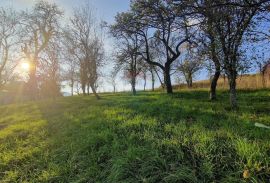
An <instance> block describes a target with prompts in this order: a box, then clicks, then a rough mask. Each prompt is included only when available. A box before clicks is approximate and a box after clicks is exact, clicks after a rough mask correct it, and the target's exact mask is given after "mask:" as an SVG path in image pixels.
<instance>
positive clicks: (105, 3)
mask: <svg viewBox="0 0 270 183" xmlns="http://www.w3.org/2000/svg"><path fill="white" fill-rule="evenodd" d="M47 1H49V2H54V3H56V4H57V5H59V7H60V8H61V9H63V10H64V12H65V16H71V15H72V12H73V8H76V7H79V6H82V5H84V3H85V2H86V1H85V0H47ZM35 2H36V0H0V7H12V8H14V9H16V10H25V9H31V7H32V6H33V5H34V4H35ZM89 3H90V5H92V6H93V9H94V10H95V12H96V13H97V15H96V16H97V18H98V19H101V20H102V21H106V22H107V23H109V24H111V23H113V22H114V17H115V15H116V14H117V12H124V11H127V10H128V9H129V3H130V0H89ZM113 44H114V43H113V39H111V38H110V37H107V38H106V39H105V41H104V46H105V52H106V53H107V59H108V60H107V66H106V67H105V68H102V69H103V73H105V74H106V73H107V74H108V73H109V72H110V70H111V68H112V64H111V63H112V60H110V54H111V53H112V52H113V51H114V48H113ZM120 75H121V74H120ZM206 77H207V74H206V72H205V71H202V72H201V73H200V74H199V75H198V77H197V78H196V79H197V80H201V79H206ZM172 80H174V77H172ZM117 84H118V86H117V90H118V91H123V90H125V91H127V90H130V88H131V87H130V85H129V84H128V83H127V82H126V81H123V79H122V76H119V78H118V82H117ZM157 85H160V83H159V82H158V79H157V78H156V86H157ZM150 87H151V81H150V77H149V80H148V81H147V88H150ZM157 87H158V86H157ZM137 88H138V89H142V88H143V81H139V82H138V84H137ZM111 90H112V86H110V85H109V84H108V83H106V82H103V83H102V86H101V88H100V91H101V92H105V91H111ZM63 91H65V92H68V91H69V88H68V87H65V88H64V90H63Z"/></svg>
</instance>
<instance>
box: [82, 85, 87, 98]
mask: <svg viewBox="0 0 270 183" xmlns="http://www.w3.org/2000/svg"><path fill="white" fill-rule="evenodd" d="M82 91H83V95H84V96H85V95H86V92H85V84H84V83H82Z"/></svg>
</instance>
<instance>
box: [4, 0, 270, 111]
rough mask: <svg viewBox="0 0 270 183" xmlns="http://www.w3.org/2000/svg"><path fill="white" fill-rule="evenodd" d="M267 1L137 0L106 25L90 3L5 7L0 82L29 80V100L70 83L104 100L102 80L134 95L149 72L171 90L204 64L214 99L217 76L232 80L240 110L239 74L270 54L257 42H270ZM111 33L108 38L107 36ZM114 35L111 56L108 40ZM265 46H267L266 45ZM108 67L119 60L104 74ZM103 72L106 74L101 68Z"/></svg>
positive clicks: (233, 96) (233, 99) (232, 93)
mask: <svg viewBox="0 0 270 183" xmlns="http://www.w3.org/2000/svg"><path fill="white" fill-rule="evenodd" d="M269 7H270V2H269V1H268V0H239V1H230V0H226V1H224V0H218V1H210V0H203V1H200V0H132V1H131V2H130V9H129V10H128V11H127V12H122V13H118V14H117V15H116V17H115V23H113V24H108V23H105V22H101V21H99V20H98V19H97V17H95V12H94V11H93V9H92V8H91V6H90V5H89V4H87V3H86V4H85V5H84V6H82V7H79V8H74V11H73V14H72V16H71V17H65V16H64V12H63V11H62V10H61V8H59V7H58V6H57V5H56V4H54V3H49V2H47V1H38V2H36V4H35V5H34V7H33V8H32V9H31V10H30V11H22V12H15V11H14V10H12V9H8V8H1V10H0V41H1V46H0V50H1V52H0V54H1V61H0V87H2V86H4V85H5V84H6V83H8V82H11V81H12V80H18V79H22V78H23V79H24V80H26V83H27V85H26V87H25V88H26V91H25V93H26V94H27V95H28V96H29V98H31V99H36V98H40V97H42V96H45V97H55V96H58V95H60V90H61V83H63V82H66V83H67V84H68V85H69V86H70V88H71V89H72V90H71V93H72V95H73V93H74V91H73V89H74V88H77V90H76V92H77V93H80V92H81V91H82V93H83V94H84V95H86V94H90V93H91V92H92V93H94V95H95V96H96V97H97V98H99V96H98V92H97V89H98V87H100V85H101V79H103V80H106V82H107V83H110V84H111V85H112V86H113V90H114V91H116V86H117V79H116V78H117V76H118V75H119V74H118V73H120V72H121V73H122V74H123V78H124V79H125V80H127V81H128V82H129V83H130V85H131V88H132V92H133V94H134V95H135V94H136V83H137V82H138V79H141V80H143V81H144V89H145V88H146V81H147V80H148V77H149V76H150V78H151V81H152V90H154V88H155V83H156V80H157V79H158V81H159V82H160V83H161V86H162V87H164V89H166V91H167V93H168V94H171V93H173V81H172V75H173V74H180V75H181V76H182V77H184V79H185V81H186V83H187V85H188V87H192V83H193V80H194V77H195V76H196V74H197V73H198V72H199V71H200V70H202V69H203V68H204V69H207V70H208V72H209V77H210V78H211V86H210V99H211V100H216V99H217V96H216V87H217V81H218V79H219V77H220V75H221V74H223V75H226V77H227V78H228V85H229V91H230V102H231V106H232V108H237V95H236V79H237V78H238V76H239V75H240V74H241V73H244V72H247V71H248V70H249V69H250V68H252V67H254V64H255V65H257V66H258V68H259V70H260V72H261V73H262V74H263V73H264V72H265V66H266V65H267V64H269V55H267V54H264V53H265V52H266V51H265V50H264V49H263V48H264V47H260V48H258V45H259V44H262V45H266V44H268V43H269V37H270V35H269V32H268V30H266V29H267V28H265V27H262V25H266V24H265V23H267V22H269V20H270V18H269V9H270V8H269ZM104 33H107V36H104ZM109 37H113V38H114V43H115V45H114V50H113V53H112V54H111V55H110V56H109V58H107V57H105V49H104V39H109ZM265 48H267V46H265ZM21 60H26V61H27V62H28V63H29V64H30V69H29V71H28V72H27V76H26V77H25V75H23V76H22V75H21V74H18V73H17V74H16V72H14V70H16V69H15V68H17V65H18V64H19V63H21ZM105 64H111V65H113V66H114V67H113V69H111V71H108V70H106V71H104V68H105ZM102 71H103V72H102Z"/></svg>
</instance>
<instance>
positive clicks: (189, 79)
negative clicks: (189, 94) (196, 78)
mask: <svg viewBox="0 0 270 183" xmlns="http://www.w3.org/2000/svg"><path fill="white" fill-rule="evenodd" d="M187 85H188V88H189V89H190V88H192V75H191V74H189V75H188V79H187Z"/></svg>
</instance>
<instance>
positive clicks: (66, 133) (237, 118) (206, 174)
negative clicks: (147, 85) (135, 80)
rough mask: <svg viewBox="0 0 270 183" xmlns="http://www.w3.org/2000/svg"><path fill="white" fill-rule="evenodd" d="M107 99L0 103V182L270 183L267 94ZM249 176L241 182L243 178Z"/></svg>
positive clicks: (269, 104)
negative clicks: (234, 101) (234, 99)
mask: <svg viewBox="0 0 270 183" xmlns="http://www.w3.org/2000/svg"><path fill="white" fill-rule="evenodd" d="M207 99H208V93H207V92H206V91H203V90H196V91H192V92H190V91H182V92H179V93H176V94H174V95H173V96H167V95H166V94H162V93H139V94H138V95H137V96H135V97H133V96H130V95H129V94H117V95H110V94H106V95H103V96H102V99H101V100H99V101H97V100H96V99H95V98H94V97H69V98H59V99H57V100H46V101H40V102H30V103H25V104H13V105H5V106H2V107H0V182H90V183H92V182H93V183H96V182H102V183H103V182H107V183H121V182H123V183H124V182H127V183H129V182H130V183H134V182H142V183H148V182H149V183H156V182H164V183H165V182H167V183H174V182H175V183H176V182H177V183H178V182H188V183H191V182H226V183H227V182H270V130H267V129H261V128H257V127H254V123H256V122H259V123H263V124H265V125H270V91H269V90H260V91H241V92H240V93H239V105H240V109H239V111H237V112H233V111H230V107H229V103H228V102H227V101H228V95H227V93H225V92H220V93H219V100H218V101H216V102H213V103H212V102H210V101H208V100H207ZM245 170H246V171H248V172H249V173H250V176H249V177H248V178H247V179H244V178H243V172H244V171H245Z"/></svg>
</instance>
